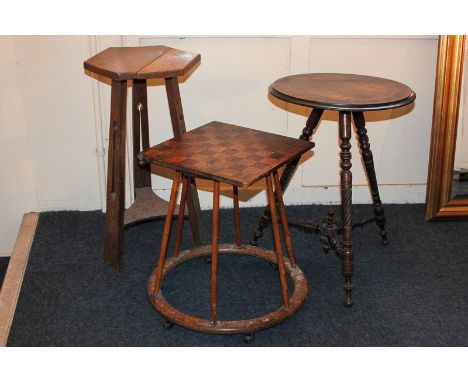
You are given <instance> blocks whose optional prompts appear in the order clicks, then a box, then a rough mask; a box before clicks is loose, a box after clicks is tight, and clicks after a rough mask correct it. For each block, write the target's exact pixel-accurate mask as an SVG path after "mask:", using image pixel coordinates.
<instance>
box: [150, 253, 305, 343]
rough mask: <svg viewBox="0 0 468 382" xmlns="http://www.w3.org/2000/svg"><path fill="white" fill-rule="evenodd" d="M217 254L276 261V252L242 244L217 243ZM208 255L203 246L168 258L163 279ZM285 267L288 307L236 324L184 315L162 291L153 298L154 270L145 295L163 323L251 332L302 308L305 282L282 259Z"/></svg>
mask: <svg viewBox="0 0 468 382" xmlns="http://www.w3.org/2000/svg"><path fill="white" fill-rule="evenodd" d="M218 252H219V253H220V254H221V253H226V254H240V255H245V256H253V257H258V258H261V259H264V260H266V261H269V262H271V263H273V264H276V262H277V261H276V253H275V252H274V251H271V250H268V249H265V248H259V247H254V246H250V245H241V246H239V247H238V246H236V245H235V244H220V245H219V247H218ZM210 254H211V246H210V245H205V246H200V247H195V248H192V249H189V250H186V251H183V252H180V254H179V255H178V256H177V257H174V256H172V257H170V258H169V259H167V260H166V262H165V265H164V270H163V279H164V277H165V276H166V275H167V274H168V273H169V272H170V271H172V270H173V269H174V268H175V267H177V266H178V265H180V264H182V263H184V262H186V261H189V260H192V259H195V258H197V257H202V256H207V255H210ZM284 265H285V270H286V273H287V274H288V275H289V276H290V277H291V279H292V280H293V283H294V291H293V294H292V296H290V299H289V307H285V306H281V307H280V308H279V309H277V310H275V311H273V312H271V313H268V314H266V315H263V316H260V317H257V318H251V319H247V320H239V321H216V322H215V323H212V322H211V320H205V319H202V318H199V317H195V316H191V315H188V314H186V313H183V312H181V311H180V310H177V309H176V308H174V307H173V306H172V305H170V304H169V303H168V302H167V301H166V299H165V298H164V296H163V294H162V292H161V291H160V292H159V294H158V295H157V296H153V295H152V290H153V285H154V280H155V277H156V270H154V271H153V273H152V274H151V276H150V278H149V279H148V283H147V289H148V295H149V297H150V300H151V303H152V304H153V306H154V308H155V309H156V310H157V311H158V312H159V313H160V314H161V315H162V316H163V317H164V318H165V319H166V320H168V321H170V322H173V323H174V324H176V325H179V326H182V327H184V328H187V329H191V330H195V331H199V332H204V333H216V334H241V333H254V332H256V331H259V330H262V329H267V328H269V327H272V326H274V325H277V324H279V323H281V322H283V321H285V320H287V319H288V318H290V317H291V316H293V315H294V314H295V313H297V312H298V311H299V309H300V308H301V307H302V305H304V302H305V298H306V296H307V279H306V277H305V276H304V273H303V272H302V271H301V269H300V268H299V267H298V266H297V264H296V267H294V268H291V265H290V263H289V260H288V259H287V258H284Z"/></svg>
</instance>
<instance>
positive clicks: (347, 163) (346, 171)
mask: <svg viewBox="0 0 468 382" xmlns="http://www.w3.org/2000/svg"><path fill="white" fill-rule="evenodd" d="M339 135H340V140H341V145H340V148H341V152H340V159H341V163H340V167H341V176H340V177H341V212H342V219H343V241H342V242H341V265H342V272H343V276H344V278H345V285H344V287H343V288H344V290H345V292H346V300H345V302H344V304H345V306H352V305H353V298H352V290H353V284H352V281H351V279H352V277H353V241H352V232H353V231H352V230H353V228H352V220H351V210H352V186H353V175H352V173H351V166H352V164H351V143H350V142H349V140H350V138H351V114H350V112H346V111H340V117H339Z"/></svg>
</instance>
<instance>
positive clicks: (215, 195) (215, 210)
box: [210, 180, 219, 325]
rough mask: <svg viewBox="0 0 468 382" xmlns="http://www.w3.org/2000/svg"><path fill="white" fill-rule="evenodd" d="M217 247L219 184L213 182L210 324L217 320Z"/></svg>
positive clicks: (214, 323)
mask: <svg viewBox="0 0 468 382" xmlns="http://www.w3.org/2000/svg"><path fill="white" fill-rule="evenodd" d="M218 246H219V182H218V181H216V180H215V181H213V227H212V234H211V293H210V307H211V323H212V324H213V325H216V322H217V318H218V312H217V309H218V306H217V305H218V303H217V301H218Z"/></svg>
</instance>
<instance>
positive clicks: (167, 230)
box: [153, 172, 180, 296]
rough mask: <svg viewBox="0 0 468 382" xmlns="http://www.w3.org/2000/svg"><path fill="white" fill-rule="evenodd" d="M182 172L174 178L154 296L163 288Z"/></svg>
mask: <svg viewBox="0 0 468 382" xmlns="http://www.w3.org/2000/svg"><path fill="white" fill-rule="evenodd" d="M179 179H180V174H179V173H178V172H176V173H175V175H174V179H173V180H172V189H171V197H170V199H169V208H168V210H167V215H166V221H165V222H164V231H163V236H162V242H161V250H160V252H159V259H158V266H157V268H156V278H155V280H154V285H153V296H157V295H158V294H159V291H160V290H161V281H162V278H163V271H164V263H165V261H166V253H167V246H168V244H169V237H170V236H171V225H172V215H173V214H174V207H175V204H176V198H177V191H178V188H179Z"/></svg>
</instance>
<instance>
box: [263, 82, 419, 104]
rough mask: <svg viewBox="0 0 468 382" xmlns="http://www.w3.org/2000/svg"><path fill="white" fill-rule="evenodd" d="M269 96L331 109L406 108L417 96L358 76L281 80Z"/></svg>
mask: <svg viewBox="0 0 468 382" xmlns="http://www.w3.org/2000/svg"><path fill="white" fill-rule="evenodd" d="M268 90H269V92H270V94H271V95H273V96H275V97H277V98H279V99H281V100H284V101H287V102H291V103H295V104H298V105H303V106H310V107H316V108H320V109H331V110H349V111H366V110H383V109H392V108H396V107H400V106H404V105H408V104H410V103H411V102H413V101H414V100H415V98H416V94H415V93H414V92H413V91H412V90H411V89H410V88H409V87H408V86H406V85H404V84H402V83H400V82H397V81H393V80H388V79H386V78H380V77H371V76H362V75H357V74H339V73H310V74H298V75H294V76H288V77H283V78H280V79H279V80H277V81H275V82H274V83H273V84H272V85H270V87H269V89H268Z"/></svg>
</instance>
